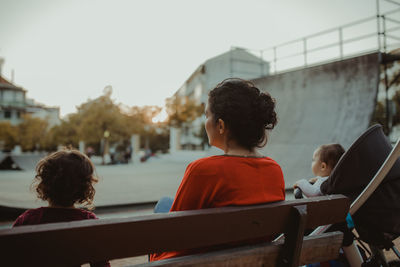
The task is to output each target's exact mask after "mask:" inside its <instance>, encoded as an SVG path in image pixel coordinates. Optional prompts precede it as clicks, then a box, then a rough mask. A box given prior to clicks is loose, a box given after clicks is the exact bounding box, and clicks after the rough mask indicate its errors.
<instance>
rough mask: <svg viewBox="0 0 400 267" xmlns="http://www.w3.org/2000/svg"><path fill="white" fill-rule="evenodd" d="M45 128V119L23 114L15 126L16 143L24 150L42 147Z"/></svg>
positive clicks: (46, 127)
mask: <svg viewBox="0 0 400 267" xmlns="http://www.w3.org/2000/svg"><path fill="white" fill-rule="evenodd" d="M47 130H48V123H47V122H46V121H45V120H42V119H39V118H34V117H32V116H30V115H29V114H25V115H23V116H22V122H21V123H20V124H18V126H17V133H18V137H17V140H18V144H19V145H21V148H22V150H24V151H34V150H37V149H44V148H45V142H46V141H45V140H46V134H47Z"/></svg>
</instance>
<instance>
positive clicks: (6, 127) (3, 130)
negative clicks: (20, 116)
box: [0, 121, 18, 151]
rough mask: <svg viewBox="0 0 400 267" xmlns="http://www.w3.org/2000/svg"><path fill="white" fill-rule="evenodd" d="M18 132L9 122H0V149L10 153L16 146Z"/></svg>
mask: <svg viewBox="0 0 400 267" xmlns="http://www.w3.org/2000/svg"><path fill="white" fill-rule="evenodd" d="M17 137H18V130H17V127H15V126H13V125H11V123H10V122H8V121H6V122H0V149H4V150H7V151H10V150H12V149H13V148H14V146H15V145H16V144H17Z"/></svg>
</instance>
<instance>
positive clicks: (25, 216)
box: [13, 207, 44, 226]
mask: <svg viewBox="0 0 400 267" xmlns="http://www.w3.org/2000/svg"><path fill="white" fill-rule="evenodd" d="M43 209H44V208H43V207H41V208H36V209H29V210H26V211H25V212H24V213H22V214H21V215H19V216H18V218H17V219H16V220H15V222H14V224H13V226H19V225H29V224H39V223H40V218H41V217H42V214H43Z"/></svg>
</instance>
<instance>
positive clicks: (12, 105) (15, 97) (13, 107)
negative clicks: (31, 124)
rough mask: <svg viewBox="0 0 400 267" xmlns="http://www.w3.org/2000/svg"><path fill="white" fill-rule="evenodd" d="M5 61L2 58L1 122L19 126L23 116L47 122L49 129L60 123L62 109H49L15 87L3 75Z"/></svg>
mask: <svg viewBox="0 0 400 267" xmlns="http://www.w3.org/2000/svg"><path fill="white" fill-rule="evenodd" d="M2 63H4V60H3V59H1V58H0V121H9V122H10V123H11V124H12V125H17V124H19V123H20V122H21V121H22V115H24V114H30V115H31V116H32V117H36V118H40V119H43V120H46V121H47V122H48V123H49V127H52V126H54V125H58V124H59V123H60V108H59V107H47V106H45V105H43V104H40V103H37V102H36V101H35V100H33V99H29V98H27V97H26V93H27V91H26V90H25V89H23V88H22V87H18V86H16V85H14V84H13V83H12V82H10V81H8V80H7V79H5V78H4V77H3V76H2V75H1V67H2Z"/></svg>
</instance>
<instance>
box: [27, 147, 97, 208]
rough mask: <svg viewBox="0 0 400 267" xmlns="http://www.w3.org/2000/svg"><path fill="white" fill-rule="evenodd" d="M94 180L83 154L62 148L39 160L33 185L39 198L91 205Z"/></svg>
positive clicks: (89, 164) (92, 170) (68, 204)
mask: <svg viewBox="0 0 400 267" xmlns="http://www.w3.org/2000/svg"><path fill="white" fill-rule="evenodd" d="M97 181H98V179H97V178H96V177H95V176H94V165H93V163H92V162H91V161H90V159H89V158H88V157H87V156H86V155H84V154H82V153H81V152H79V151H77V150H73V149H64V150H61V151H57V152H54V153H52V154H50V155H48V156H47V157H45V158H43V159H42V160H40V161H39V163H38V164H37V166H36V176H35V180H34V184H33V187H34V188H35V189H36V193H37V196H38V197H39V198H40V199H43V200H46V201H48V202H49V203H51V204H53V205H57V206H62V207H70V206H72V205H74V204H75V203H79V204H86V205H91V204H92V202H93V198H94V194H95V192H96V191H95V189H94V187H93V184H94V183H96V182H97Z"/></svg>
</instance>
